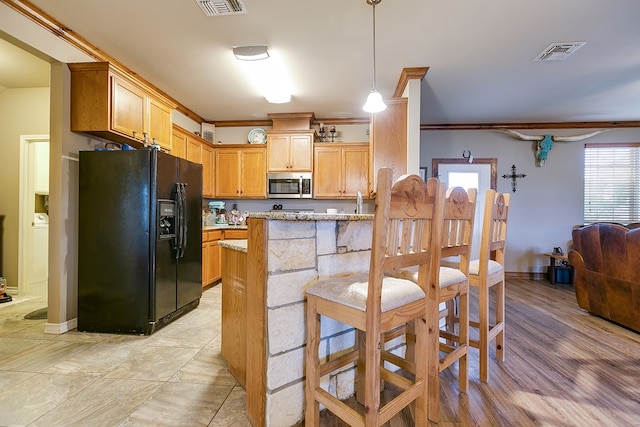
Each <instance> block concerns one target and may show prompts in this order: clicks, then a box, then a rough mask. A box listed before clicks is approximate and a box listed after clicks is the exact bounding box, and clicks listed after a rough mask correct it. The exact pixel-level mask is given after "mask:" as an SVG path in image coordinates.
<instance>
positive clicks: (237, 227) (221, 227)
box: [202, 224, 247, 231]
mask: <svg viewBox="0 0 640 427" xmlns="http://www.w3.org/2000/svg"><path fill="white" fill-rule="evenodd" d="M246 229H247V226H246V225H229V224H218V225H205V226H203V227H202V231H212V230H246Z"/></svg>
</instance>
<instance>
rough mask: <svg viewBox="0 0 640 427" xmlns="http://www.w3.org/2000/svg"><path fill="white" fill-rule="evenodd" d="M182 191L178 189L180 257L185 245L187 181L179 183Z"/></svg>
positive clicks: (182, 255)
mask: <svg viewBox="0 0 640 427" xmlns="http://www.w3.org/2000/svg"><path fill="white" fill-rule="evenodd" d="M181 186H182V191H180V196H181V197H182V203H181V205H182V208H181V211H180V226H181V228H182V231H181V239H182V241H181V242H180V258H183V257H184V249H185V248H186V247H187V218H188V216H187V183H186V182H183V183H182V184H181Z"/></svg>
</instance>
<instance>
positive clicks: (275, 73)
mask: <svg viewBox="0 0 640 427" xmlns="http://www.w3.org/2000/svg"><path fill="white" fill-rule="evenodd" d="M233 54H234V55H235V57H236V58H237V59H238V60H239V61H238V64H239V66H240V69H241V70H242V72H243V73H244V75H245V77H246V78H247V80H248V81H249V82H250V83H251V85H252V86H253V88H254V90H255V91H256V92H258V93H260V94H262V96H264V97H265V99H266V100H267V101H268V102H269V103H271V104H283V103H287V102H291V79H290V78H289V77H288V75H289V73H288V71H287V69H286V67H285V66H284V64H283V62H282V61H281V56H280V55H278V52H277V50H275V51H273V52H271V53H269V49H268V47H267V46H240V47H234V48H233Z"/></svg>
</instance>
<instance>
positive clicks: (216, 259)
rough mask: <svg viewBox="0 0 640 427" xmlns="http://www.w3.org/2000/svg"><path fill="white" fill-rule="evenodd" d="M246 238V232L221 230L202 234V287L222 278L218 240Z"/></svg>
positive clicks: (241, 230)
mask: <svg viewBox="0 0 640 427" xmlns="http://www.w3.org/2000/svg"><path fill="white" fill-rule="evenodd" d="M246 238H247V230H244V229H226V230H225V229H222V230H208V231H203V232H202V287H205V286H209V285H210V284H212V283H215V282H217V281H218V280H220V279H221V278H222V252H221V250H220V246H218V242H219V241H220V240H236V239H238V240H242V239H246Z"/></svg>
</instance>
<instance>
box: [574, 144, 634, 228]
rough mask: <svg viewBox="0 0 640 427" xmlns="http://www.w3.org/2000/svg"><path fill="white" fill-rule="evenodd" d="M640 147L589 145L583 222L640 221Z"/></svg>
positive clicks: (585, 154)
mask: <svg viewBox="0 0 640 427" xmlns="http://www.w3.org/2000/svg"><path fill="white" fill-rule="evenodd" d="M639 178H640V147H639V146H637V145H636V144H633V145H626V146H625V145H619V144H616V145H605V144H599V145H595V144H594V145H593V146H590V145H588V144H587V145H586V146H585V151H584V223H585V224H591V223H593V222H599V221H607V222H617V223H621V224H628V223H630V222H637V221H640V213H639V212H640V206H639V202H640V179H639Z"/></svg>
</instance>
